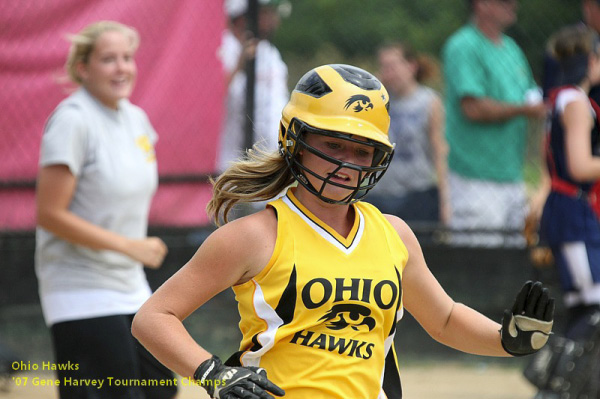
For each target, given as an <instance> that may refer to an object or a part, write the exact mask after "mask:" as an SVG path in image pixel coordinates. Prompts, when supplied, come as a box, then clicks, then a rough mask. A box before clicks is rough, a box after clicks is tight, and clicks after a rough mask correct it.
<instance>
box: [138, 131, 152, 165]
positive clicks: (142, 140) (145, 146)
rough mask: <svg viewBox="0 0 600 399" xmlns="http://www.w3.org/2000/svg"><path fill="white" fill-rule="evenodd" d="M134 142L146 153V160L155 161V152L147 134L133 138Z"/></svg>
mask: <svg viewBox="0 0 600 399" xmlns="http://www.w3.org/2000/svg"><path fill="white" fill-rule="evenodd" d="M135 144H136V145H137V146H138V147H139V148H141V150H142V151H144V153H145V154H146V162H156V153H155V152H154V146H152V143H151V142H150V140H149V139H148V136H139V137H137V138H136V139H135Z"/></svg>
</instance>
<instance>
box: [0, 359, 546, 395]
mask: <svg viewBox="0 0 600 399" xmlns="http://www.w3.org/2000/svg"><path fill="white" fill-rule="evenodd" d="M401 374H402V386H403V390H404V395H403V397H404V398H405V399H439V398H444V399H530V398H532V397H533V395H534V393H535V390H534V389H533V387H532V386H531V385H529V383H528V382H527V381H526V380H525V379H523V377H522V375H521V371H520V369H517V368H506V367H500V366H495V365H488V364H481V365H471V364H469V365H465V364H461V363H440V364H437V365H415V366H410V367H404V368H403V369H401ZM19 377H28V381H27V386H16V384H17V382H18V380H16V379H14V380H13V381H9V384H8V389H9V390H8V391H7V392H2V391H0V399H56V398H57V397H58V395H57V393H56V388H55V387H42V386H39V385H38V386H34V385H33V382H32V381H33V378H34V377H39V380H44V381H51V380H52V379H53V378H54V376H53V375H52V374H50V373H48V374H35V373H23V374H18V375H17V376H16V377H15V378H19ZM20 381H21V384H23V380H20ZM179 381H181V379H179ZM179 385H180V386H181V385H182V384H179ZM203 394H204V390H203V389H202V388H200V387H195V386H182V387H180V391H179V394H178V395H177V399H199V398H207V396H205V395H203ZM348 399H351V398H348Z"/></svg>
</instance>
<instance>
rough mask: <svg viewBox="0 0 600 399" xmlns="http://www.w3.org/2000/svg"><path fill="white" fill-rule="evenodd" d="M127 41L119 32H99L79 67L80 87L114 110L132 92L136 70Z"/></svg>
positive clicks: (129, 43)
mask: <svg viewBox="0 0 600 399" xmlns="http://www.w3.org/2000/svg"><path fill="white" fill-rule="evenodd" d="M133 56H134V50H133V49H132V46H131V42H130V40H129V39H128V38H127V37H126V36H125V35H124V34H123V33H121V32H118V31H108V32H104V33H102V34H101V35H100V36H99V37H98V39H97V40H96V43H95V45H94V50H93V51H92V52H91V53H90V55H89V59H88V60H87V63H83V62H81V63H79V64H78V66H77V67H78V69H77V71H78V73H79V76H80V77H81V79H82V81H83V86H84V87H85V88H86V89H87V90H88V91H89V92H90V93H91V94H92V95H93V96H95V97H96V98H98V99H99V100H100V101H101V102H102V103H103V104H104V105H106V106H107V107H109V108H114V109H117V104H118V102H119V100H121V99H124V98H129V97H130V96H131V92H132V91H133V86H134V83H135V78H136V76H137V68H136V65H135V61H134V59H133Z"/></svg>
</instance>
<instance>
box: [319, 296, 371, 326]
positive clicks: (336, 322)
mask: <svg viewBox="0 0 600 399" xmlns="http://www.w3.org/2000/svg"><path fill="white" fill-rule="evenodd" d="M370 314H371V310H370V309H369V308H367V307H366V306H362V305H355V304H351V303H348V304H337V305H334V306H333V307H332V308H331V310H329V311H328V312H327V313H326V314H325V316H323V317H321V318H320V319H319V321H321V320H324V321H325V327H327V328H329V329H331V330H343V329H344V328H346V327H350V328H352V329H353V330H354V331H358V330H359V328H360V327H361V326H366V327H367V328H368V329H369V331H371V330H372V329H373V328H375V319H374V318H372V317H369V315H370ZM346 318H348V319H350V320H351V322H348V321H347V320H346ZM361 319H362V320H361ZM359 321H360V322H359Z"/></svg>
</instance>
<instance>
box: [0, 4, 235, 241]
mask: <svg viewBox="0 0 600 399" xmlns="http://www.w3.org/2000/svg"><path fill="white" fill-rule="evenodd" d="M107 19H108V20H116V21H119V22H122V23H125V24H127V25H130V26H133V27H135V28H136V29H137V30H138V31H139V33H140V36H141V45H140V48H139V50H138V52H137V55H136V61H137V64H138V70H139V72H138V80H137V84H136V88H135V91H134V93H133V96H132V98H131V101H132V102H133V103H135V104H137V105H139V106H141V107H142V108H143V109H144V110H145V111H146V113H147V114H148V116H149V117H150V120H151V121H152V124H153V125H154V127H155V129H156V131H157V132H158V134H159V142H158V144H157V147H156V152H157V158H158V166H159V173H160V175H161V176H172V175H198V174H204V173H211V172H213V170H214V165H215V157H216V151H217V142H218V135H219V130H220V125H221V118H222V111H223V110H222V108H223V96H224V94H225V88H224V78H223V73H222V67H221V64H220V61H219V59H218V57H217V51H218V47H219V45H220V41H221V35H222V32H223V29H224V28H225V22H226V19H225V15H224V13H223V7H222V1H216V0H210V1H198V0H177V1H164V0H96V1H91V0H90V1H80V0H51V1H36V0H22V1H3V2H1V3H0V88H2V89H1V93H2V94H0V110H1V111H0V182H13V181H33V180H35V177H36V174H37V167H38V166H37V164H38V159H39V144H40V139H41V135H42V131H43V127H44V123H45V121H46V119H47V117H48V116H49V115H50V113H51V112H52V110H53V109H54V108H55V107H56V105H57V104H58V103H59V102H60V101H61V100H62V99H63V98H64V97H66V96H67V95H68V92H67V90H66V86H65V85H63V84H59V83H58V78H59V77H60V76H62V75H64V70H63V65H64V62H65V60H66V55H67V51H68V47H69V43H68V41H67V40H66V39H65V37H66V35H68V34H69V33H76V32H77V31H79V30H80V29H81V28H82V27H84V26H85V25H87V24H89V23H91V22H94V21H98V20H107ZM209 198H210V188H209V187H208V185H206V184H203V185H201V184H175V183H171V184H168V185H161V186H160V187H159V192H158V193H157V195H156V198H155V200H154V203H153V207H152V210H151V223H152V224H160V225H168V226H194V225H202V224H206V223H207V217H206V214H205V211H204V206H205V205H206V202H207V201H208V199H209ZM34 213H35V206H34V193H33V190H32V189H14V188H13V189H9V190H7V189H5V188H1V187H0V229H3V230H22V229H31V228H33V227H34V226H35V215H34Z"/></svg>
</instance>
